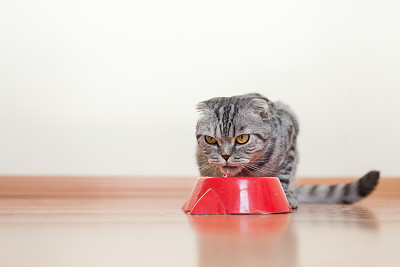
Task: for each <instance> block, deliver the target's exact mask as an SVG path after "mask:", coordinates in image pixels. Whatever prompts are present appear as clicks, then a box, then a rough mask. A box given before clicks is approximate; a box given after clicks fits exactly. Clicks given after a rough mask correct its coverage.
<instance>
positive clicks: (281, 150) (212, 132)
mask: <svg viewBox="0 0 400 267" xmlns="http://www.w3.org/2000/svg"><path fill="white" fill-rule="evenodd" d="M197 108H198V110H199V111H200V112H201V113H202V116H201V118H200V119H199V121H198V123H197V127H196V137H197V141H198V150H197V163H198V165H199V170H200V173H201V175H202V176H223V175H228V176H245V177H246V176H266V177H278V178H279V180H280V182H281V184H282V187H283V189H284V190H285V193H286V196H287V198H288V201H289V203H290V206H291V207H292V208H293V209H296V208H297V207H298V201H299V202H302V203H343V204H350V203H353V202H355V201H358V200H360V199H362V198H364V197H365V196H367V195H368V194H370V193H371V192H372V191H373V190H374V188H375V186H376V185H377V183H378V179H379V172H377V171H371V172H369V173H367V174H366V175H365V176H364V177H362V178H360V179H359V180H357V181H355V182H353V183H349V184H339V185H319V186H311V185H305V186H293V185H292V182H293V180H294V179H295V171H296V164H297V161H298V155H297V149H296V137H297V134H298V132H299V126H298V122H297V119H296V117H295V115H294V114H293V113H292V112H291V111H290V109H289V108H288V107H287V106H286V105H285V104H283V103H281V102H271V101H269V100H268V99H267V98H265V97H263V96H261V95H259V94H248V95H241V96H233V97H220V98H213V99H210V100H207V101H204V102H201V103H199V104H198V106H197Z"/></svg>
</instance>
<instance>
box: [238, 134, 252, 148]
mask: <svg viewBox="0 0 400 267" xmlns="http://www.w3.org/2000/svg"><path fill="white" fill-rule="evenodd" d="M249 139H250V135H248V134H241V135H239V136H238V137H236V142H237V143H238V144H241V145H243V144H246V143H247V142H248V141H249Z"/></svg>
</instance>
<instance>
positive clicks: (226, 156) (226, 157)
mask: <svg viewBox="0 0 400 267" xmlns="http://www.w3.org/2000/svg"><path fill="white" fill-rule="evenodd" d="M221 157H222V158H223V159H224V160H228V159H229V157H230V155H221Z"/></svg>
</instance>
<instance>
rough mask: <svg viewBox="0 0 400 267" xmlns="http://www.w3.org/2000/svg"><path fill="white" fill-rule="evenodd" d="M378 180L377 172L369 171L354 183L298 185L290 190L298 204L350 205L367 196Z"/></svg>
mask: <svg viewBox="0 0 400 267" xmlns="http://www.w3.org/2000/svg"><path fill="white" fill-rule="evenodd" d="M378 180H379V172H378V171H370V172H369V173H367V174H366V175H364V176H363V177H362V178H360V179H358V180H357V181H355V182H352V183H348V184H338V185H300V186H293V188H292V190H293V192H294V193H295V195H296V196H297V200H298V201H299V202H300V203H326V204H351V203H354V202H356V201H359V200H361V199H363V198H364V197H366V196H368V195H369V194H370V193H371V192H372V191H373V190H374V189H375V187H376V185H377V184H378Z"/></svg>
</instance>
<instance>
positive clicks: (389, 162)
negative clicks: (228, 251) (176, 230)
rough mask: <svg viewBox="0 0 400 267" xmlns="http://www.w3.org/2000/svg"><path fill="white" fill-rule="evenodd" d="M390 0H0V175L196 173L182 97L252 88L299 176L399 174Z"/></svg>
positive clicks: (190, 109) (395, 13)
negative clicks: (278, 107) (294, 139)
mask: <svg viewBox="0 0 400 267" xmlns="http://www.w3.org/2000/svg"><path fill="white" fill-rule="evenodd" d="M399 3H400V2H398V1H395V0H392V1H319V0H315V1H187V0H185V1H175V0H170V1H131V0H129V1H128V0H126V1H123V0H113V1H110V0H107V1H104V0H103V1H98V0H97V1H94V0H79V1H75V2H74V1H66V0H65V1H55V0H48V1H29V0H21V1H2V2H1V3H0V33H1V34H0V174H1V175H8V174H11V175H163V176H175V175H177V176H182V175H187V176H197V175H198V171H197V169H196V164H195V156H194V155H195V148H196V142H195V136H194V128H195V123H196V119H197V116H198V114H196V111H195V104H196V103H197V102H200V101H202V100H205V99H208V98H211V97H216V96H231V95H235V94H242V93H248V92H259V93H262V94H264V95H265V96H267V97H268V98H270V99H271V100H282V101H284V102H286V103H288V104H289V105H290V106H291V107H292V109H293V110H294V111H295V112H296V113H297V115H298V117H299V120H300V123H301V134H300V137H299V149H300V156H301V161H300V165H299V171H298V175H299V176H303V177H304V176H307V177H313V176H316V177H329V176H359V175H361V174H363V173H364V172H366V171H367V170H370V169H378V170H381V171H382V175H383V176H385V177H390V176H400V159H399V156H398V155H399V152H400V143H399V137H400V107H399V99H400V30H399V26H400V16H399V11H400V4H399Z"/></svg>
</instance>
